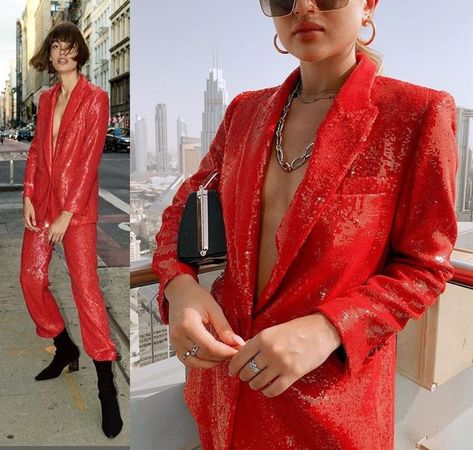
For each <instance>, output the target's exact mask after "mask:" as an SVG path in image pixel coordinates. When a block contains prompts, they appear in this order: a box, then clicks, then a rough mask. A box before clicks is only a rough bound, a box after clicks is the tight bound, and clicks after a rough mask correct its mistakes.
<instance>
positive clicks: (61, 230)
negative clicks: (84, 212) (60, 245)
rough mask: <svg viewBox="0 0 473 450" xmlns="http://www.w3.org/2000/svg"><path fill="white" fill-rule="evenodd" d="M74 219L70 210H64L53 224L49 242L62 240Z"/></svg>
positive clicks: (53, 242)
mask: <svg viewBox="0 0 473 450" xmlns="http://www.w3.org/2000/svg"><path fill="white" fill-rule="evenodd" d="M71 219H72V213H71V212H69V211H63V212H62V213H61V215H60V216H59V217H58V218H57V219H56V220H55V221H54V222H53V223H52V224H51V226H50V227H49V233H48V243H49V244H55V243H57V242H62V240H63V238H64V234H65V233H66V231H67V228H68V227H69V223H70V222H71Z"/></svg>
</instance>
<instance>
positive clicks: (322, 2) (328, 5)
mask: <svg viewBox="0 0 473 450" xmlns="http://www.w3.org/2000/svg"><path fill="white" fill-rule="evenodd" d="M348 2H349V0H317V1H316V2H315V3H317V8H318V9H320V11H330V10H332V9H340V8H345V6H347V5H348Z"/></svg>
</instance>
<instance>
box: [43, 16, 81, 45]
mask: <svg viewBox="0 0 473 450" xmlns="http://www.w3.org/2000/svg"><path fill="white" fill-rule="evenodd" d="M83 40H84V38H83V37H82V34H81V32H80V31H79V30H78V28H77V27H76V26H75V25H72V24H70V23H68V22H65V23H60V24H59V25H57V26H55V27H54V28H53V29H52V30H51V33H50V35H49V47H50V48H51V46H52V45H53V43H54V42H64V43H65V44H66V48H67V50H73V49H74V50H76V49H79V47H80V46H81V44H82V42H83Z"/></svg>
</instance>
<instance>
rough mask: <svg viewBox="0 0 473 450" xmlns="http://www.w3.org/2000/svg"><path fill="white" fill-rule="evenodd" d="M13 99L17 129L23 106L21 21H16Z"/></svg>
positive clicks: (20, 124)
mask: <svg viewBox="0 0 473 450" xmlns="http://www.w3.org/2000/svg"><path fill="white" fill-rule="evenodd" d="M15 98H16V111H15V112H16V114H15V121H14V123H13V127H14V128H16V127H19V126H22V125H23V122H22V114H21V109H22V108H21V106H22V105H23V27H22V24H21V20H20V19H17V21H16V86H15Z"/></svg>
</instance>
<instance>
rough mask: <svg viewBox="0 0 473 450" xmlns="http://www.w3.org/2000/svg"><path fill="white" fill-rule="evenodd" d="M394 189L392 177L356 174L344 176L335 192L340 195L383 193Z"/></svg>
mask: <svg viewBox="0 0 473 450" xmlns="http://www.w3.org/2000/svg"><path fill="white" fill-rule="evenodd" d="M393 189H394V177H393V176H387V177H379V176H376V175H371V176H356V177H349V176H348V177H345V178H344V179H343V180H342V182H341V184H340V186H339V187H338V190H337V191H336V194H342V195H368V194H384V193H387V192H390V191H392V190H393Z"/></svg>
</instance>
